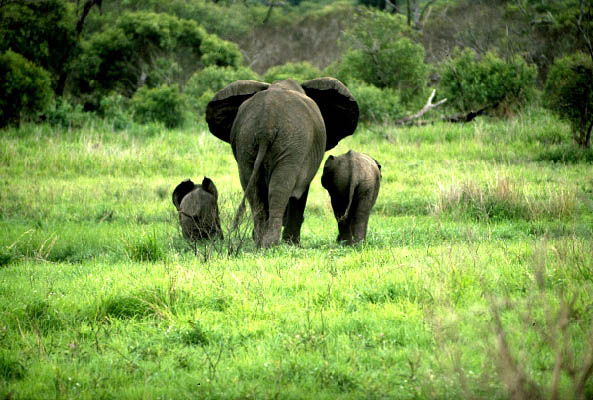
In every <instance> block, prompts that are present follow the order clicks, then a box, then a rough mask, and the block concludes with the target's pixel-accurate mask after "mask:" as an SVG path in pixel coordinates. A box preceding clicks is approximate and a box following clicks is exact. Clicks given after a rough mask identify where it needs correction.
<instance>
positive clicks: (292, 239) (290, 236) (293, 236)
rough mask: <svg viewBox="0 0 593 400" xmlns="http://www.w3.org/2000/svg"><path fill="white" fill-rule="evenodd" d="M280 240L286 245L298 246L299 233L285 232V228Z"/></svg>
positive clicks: (299, 240)
mask: <svg viewBox="0 0 593 400" xmlns="http://www.w3.org/2000/svg"><path fill="white" fill-rule="evenodd" d="M282 240H283V241H284V242H286V243H288V244H299V243H300V242H301V234H300V232H299V233H292V232H287V231H286V228H284V232H282Z"/></svg>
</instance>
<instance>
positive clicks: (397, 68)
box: [337, 11, 428, 103]
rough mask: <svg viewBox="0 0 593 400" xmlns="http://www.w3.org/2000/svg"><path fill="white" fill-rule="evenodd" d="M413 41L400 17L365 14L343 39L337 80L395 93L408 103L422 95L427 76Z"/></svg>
mask: <svg viewBox="0 0 593 400" xmlns="http://www.w3.org/2000/svg"><path fill="white" fill-rule="evenodd" d="M414 37H415V33H414V32H413V31H412V30H411V29H410V28H409V27H408V26H407V25H406V23H405V20H404V18H403V17H402V16H401V15H390V14H386V13H384V12H380V11H369V12H364V13H363V14H362V15H361V18H360V19H359V20H358V21H357V22H356V23H355V24H354V26H353V27H352V28H351V29H350V30H348V31H346V33H345V35H344V40H343V42H342V46H343V47H344V49H345V51H344V54H343V56H342V60H341V61H340V63H339V64H338V66H337V74H338V77H339V78H340V79H343V80H345V81H348V80H349V79H355V80H360V81H363V82H366V83H367V84H372V85H374V86H376V87H378V88H387V87H388V88H392V89H396V90H397V91H398V92H399V93H400V97H401V100H402V102H404V103H407V102H409V101H410V100H412V99H413V98H414V97H415V96H416V95H418V94H421V93H422V92H423V90H424V88H425V87H426V84H427V76H428V66H427V65H426V64H425V63H424V48H423V47H422V45H420V44H418V43H416V42H415V41H414V40H413V39H412V38H414Z"/></svg>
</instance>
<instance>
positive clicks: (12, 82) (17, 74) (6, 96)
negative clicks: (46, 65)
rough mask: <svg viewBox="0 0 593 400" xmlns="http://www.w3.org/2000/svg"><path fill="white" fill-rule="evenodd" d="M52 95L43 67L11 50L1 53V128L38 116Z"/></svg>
mask: <svg viewBox="0 0 593 400" xmlns="http://www.w3.org/2000/svg"><path fill="white" fill-rule="evenodd" d="M51 98H52V91H51V80H50V75H49V73H48V72H47V71H46V70H44V69H43V68H41V67H39V66H37V65H35V64H33V63H32V62H30V61H29V60H27V59H26V58H25V57H23V56H21V55H20V54H17V53H15V52H13V51H11V50H8V51H6V52H5V53H4V54H0V128H1V127H3V126H6V125H9V124H18V123H19V122H20V121H21V120H22V119H23V118H34V117H36V116H38V115H39V114H41V113H42V112H43V111H44V110H45V108H46V107H47V105H48V104H49V102H50V101H51Z"/></svg>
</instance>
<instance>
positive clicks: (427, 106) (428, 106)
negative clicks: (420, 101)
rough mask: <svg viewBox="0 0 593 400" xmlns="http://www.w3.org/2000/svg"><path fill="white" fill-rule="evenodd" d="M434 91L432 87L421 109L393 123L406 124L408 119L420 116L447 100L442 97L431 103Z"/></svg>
mask: <svg viewBox="0 0 593 400" xmlns="http://www.w3.org/2000/svg"><path fill="white" fill-rule="evenodd" d="M435 93H436V89H433V90H432V93H431V94H430V97H428V100H427V101H426V104H425V105H424V107H422V109H421V110H420V111H418V112H416V113H414V114H412V115H408V116H407V117H404V118H402V119H399V120H397V121H395V124H396V125H406V124H408V123H409V122H410V121H412V120H415V119H417V118H420V117H421V116H422V115H424V114H426V113H427V112H428V111H430V110H432V109H433V108H435V107H438V106H440V105H441V104H443V103H445V102H446V101H447V99H442V100H439V101H437V102H436V103H434V104H433V103H432V99H433V98H434V95H435Z"/></svg>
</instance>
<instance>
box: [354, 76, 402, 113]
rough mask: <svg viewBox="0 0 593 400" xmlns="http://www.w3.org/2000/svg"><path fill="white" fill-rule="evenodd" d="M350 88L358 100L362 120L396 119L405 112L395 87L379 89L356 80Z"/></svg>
mask: <svg viewBox="0 0 593 400" xmlns="http://www.w3.org/2000/svg"><path fill="white" fill-rule="evenodd" d="M349 88H350V91H351V92H352V94H353V95H354V97H355V98H356V101H357V102H358V108H359V111H360V116H359V118H360V120H361V121H367V122H386V121H394V120H397V119H399V118H401V117H402V116H403V114H404V110H403V107H402V105H401V102H400V98H399V96H398V94H397V91H395V90H393V89H390V88H385V89H379V88H378V87H376V86H373V85H369V84H366V83H364V82H354V83H352V84H351V85H350V87H349Z"/></svg>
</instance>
